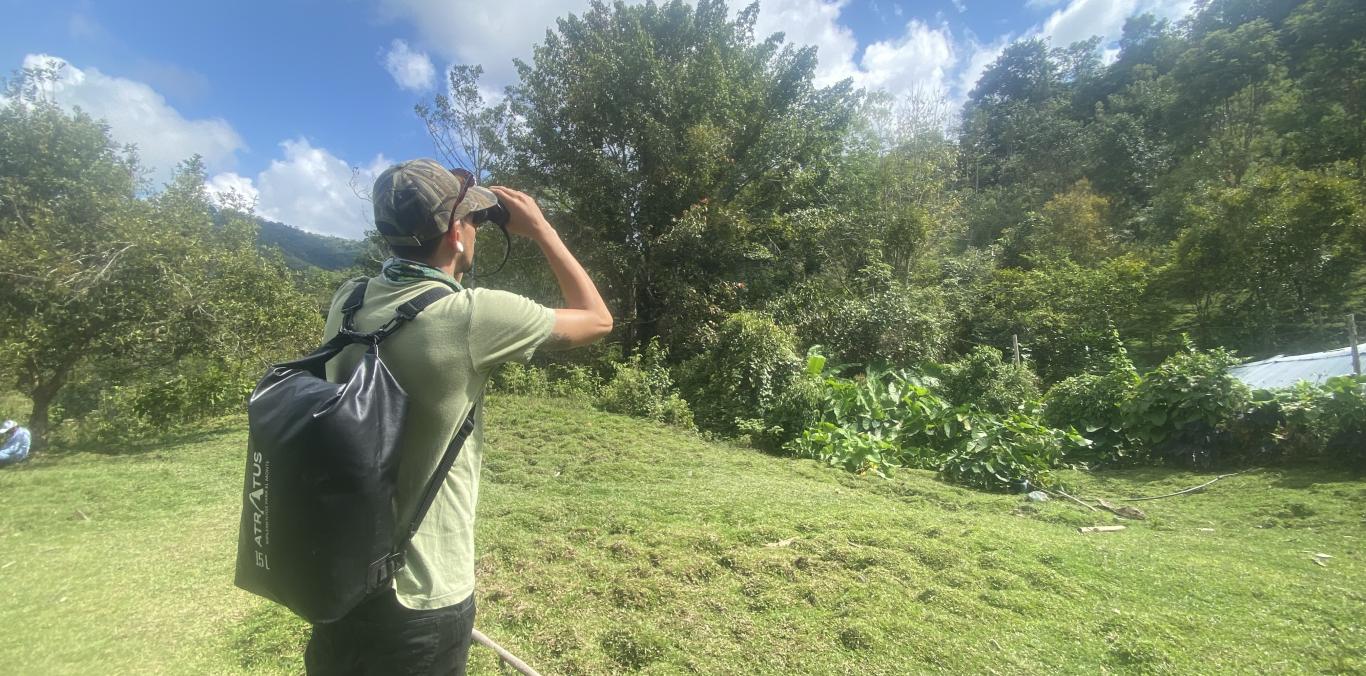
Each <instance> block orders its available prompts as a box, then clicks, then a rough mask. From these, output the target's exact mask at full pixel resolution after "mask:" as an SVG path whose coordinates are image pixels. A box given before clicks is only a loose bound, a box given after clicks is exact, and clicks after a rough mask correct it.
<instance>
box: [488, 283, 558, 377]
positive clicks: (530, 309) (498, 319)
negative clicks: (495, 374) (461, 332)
mask: <svg viewBox="0 0 1366 676" xmlns="http://www.w3.org/2000/svg"><path fill="white" fill-rule="evenodd" d="M472 300H473V303H472V307H471V309H470V356H471V358H472V359H473V360H474V368H475V369H476V370H478V371H481V372H488V371H490V370H492V369H493V368H494V367H496V366H498V365H499V364H502V363H503V362H508V361H518V362H523V363H525V362H526V361H527V360H528V359H531V354H532V353H533V352H535V351H536V348H537V347H539V346H540V345H541V343H543V342H545V339H546V338H548V337H550V331H551V329H554V328H555V311H554V310H552V309H550V308H548V307H546V306H544V305H541V304H540V303H537V302H536V301H534V300H531V299H530V298H526V297H524V296H519V295H517V294H515V293H509V292H507V291H498V290H494V289H475V290H474V295H473V298H472Z"/></svg>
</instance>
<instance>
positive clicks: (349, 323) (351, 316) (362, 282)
mask: <svg viewBox="0 0 1366 676" xmlns="http://www.w3.org/2000/svg"><path fill="white" fill-rule="evenodd" d="M369 285H370V280H369V279H368V278H365V277H362V278H360V279H359V280H357V281H356V285H355V286H353V287H351V295H349V296H347V297H346V302H345V303H342V328H343V329H346V330H347V331H351V332H355V330H356V310H359V309H360V306H361V304H362V303H364V302H365V288H366V287H367V286H369Z"/></svg>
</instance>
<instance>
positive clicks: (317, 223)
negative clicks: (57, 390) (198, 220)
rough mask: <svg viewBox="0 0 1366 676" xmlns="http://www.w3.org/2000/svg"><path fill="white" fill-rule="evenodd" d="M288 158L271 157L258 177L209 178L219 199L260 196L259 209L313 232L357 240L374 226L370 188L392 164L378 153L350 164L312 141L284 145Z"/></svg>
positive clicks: (279, 219) (291, 140) (289, 141)
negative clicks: (231, 192) (229, 193)
mask: <svg viewBox="0 0 1366 676" xmlns="http://www.w3.org/2000/svg"><path fill="white" fill-rule="evenodd" d="M280 148H281V149H282V150H283V151H284V158H283V159H277V160H272V161H271V163H270V166H269V167H266V169H265V171H262V172H261V173H260V174H258V175H257V176H256V178H255V179H251V178H247V177H243V176H238V175H237V174H235V173H223V174H218V175H216V176H214V177H213V178H212V179H210V180H209V182H208V186H207V187H208V189H209V192H210V193H211V194H213V195H214V196H215V199H221V198H220V195H222V194H224V193H226V192H227V191H229V190H236V191H237V192H238V194H240V195H243V196H247V197H250V198H254V199H255V200H256V213H257V214H259V215H261V216H262V217H265V218H268V219H270V220H272V221H279V222H281V223H287V224H289V225H293V226H295V227H299V228H303V229H304V230H308V231H309V232H316V233H318V234H322V235H333V236H336V237H347V238H351V239H358V238H360V237H362V236H363V235H364V234H365V231H366V230H368V229H370V228H371V227H373V223H374V214H373V211H372V210H371V206H370V202H369V201H368V198H369V195H370V186H371V185H372V184H373V183H374V181H375V177H376V176H377V175H378V174H379V172H381V171H383V170H384V168H385V167H388V166H389V165H390V164H391V162H390V161H389V160H388V159H386V158H385V157H384V156H383V155H376V156H375V158H374V159H373V160H371V162H370V163H369V164H368V165H366V166H364V167H357V168H356V171H355V173H354V176H353V172H352V168H351V166H350V165H348V164H347V163H346V162H344V161H343V160H341V159H340V158H338V157H337V156H335V155H333V154H332V153H330V152H328V151H327V150H326V149H325V148H316V147H314V146H313V145H312V144H311V143H309V141H308V139H304V138H297V139H290V140H287V141H284V142H282V143H280Z"/></svg>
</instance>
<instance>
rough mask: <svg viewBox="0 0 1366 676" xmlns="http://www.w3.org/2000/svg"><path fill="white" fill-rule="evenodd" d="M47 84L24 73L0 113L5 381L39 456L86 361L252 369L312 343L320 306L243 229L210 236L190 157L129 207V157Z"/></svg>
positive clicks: (239, 224)
mask: <svg viewBox="0 0 1366 676" xmlns="http://www.w3.org/2000/svg"><path fill="white" fill-rule="evenodd" d="M47 76H50V74H45V73H41V72H29V73H26V74H25V76H24V77H23V78H21V79H20V80H17V81H15V82H12V83H10V84H9V86H8V88H7V93H6V98H5V101H4V103H3V104H0V317H3V320H0V378H3V380H0V386H5V387H14V388H16V389H17V390H19V391H20V392H21V393H23V394H24V395H26V396H28V397H29V398H30V399H31V400H32V404H33V408H32V413H31V415H30V419H29V426H30V428H31V429H32V431H33V434H34V437H35V439H36V440H37V441H38V443H39V445H40V446H41V445H44V444H45V443H46V441H47V437H48V432H49V430H50V427H51V424H50V420H49V417H50V412H51V408H52V404H53V403H54V401H56V399H57V397H58V396H59V395H60V394H61V393H62V391H63V388H65V387H66V386H67V385H68V384H69V383H70V382H71V380H72V376H73V374H75V373H77V372H78V370H79V369H80V368H81V367H82V366H83V365H88V364H92V363H98V364H99V366H100V368H101V369H103V370H105V371H107V372H110V373H114V374H117V376H118V377H119V378H121V379H123V380H124V381H125V382H127V381H131V380H137V379H140V378H145V377H146V374H147V372H146V367H156V368H159V369H161V371H160V372H162V373H170V372H173V371H174V370H175V368H176V364H177V363H178V361H179V360H180V359H181V358H182V357H184V356H186V355H191V354H195V355H203V356H207V357H208V358H210V359H213V360H218V361H223V362H230V363H232V364H233V365H238V364H242V363H243V362H244V359H245V357H247V356H251V357H255V358H256V361H255V362H254V363H251V364H250V365H249V366H248V368H250V369H252V370H253V371H259V367H260V366H261V365H262V364H263V362H264V359H263V357H264V353H266V352H272V353H273V354H271V356H276V357H278V356H279V351H283V350H291V351H292V350H297V349H298V348H299V347H300V346H301V345H302V342H303V341H305V340H315V339H316V335H315V333H316V330H317V329H318V324H319V318H318V314H317V309H316V307H314V306H313V304H312V303H311V302H310V301H309V299H308V298H307V297H306V296H303V295H302V294H300V293H299V292H298V291H296V290H295V289H294V288H293V285H292V283H291V281H290V279H289V277H288V276H287V273H286V271H285V269H284V266H283V263H282V262H281V261H279V260H275V261H266V260H264V259H262V258H261V256H260V254H259V253H258V252H257V250H256V248H255V244H254V240H255V231H254V229H252V226H251V224H250V221H249V219H245V218H237V217H233V218H229V219H227V221H226V222H225V223H224V224H222V225H219V226H215V224H214V219H213V215H212V213H211V205H210V203H209V201H208V197H207V195H206V194H205V191H204V171H203V166H202V164H201V163H200V161H199V159H198V158H197V157H196V158H192V159H191V160H189V161H188V162H186V163H185V164H184V165H183V166H182V167H181V169H180V171H179V172H178V173H177V174H176V176H175V178H174V179H173V180H172V181H171V183H170V184H169V185H168V186H166V187H165V189H164V190H163V191H161V192H160V193H158V194H156V195H153V196H152V197H150V198H147V199H141V198H139V197H138V195H137V193H138V192H139V190H138V188H139V185H138V182H137V181H136V180H135V177H136V176H137V175H138V162H137V159H136V155H135V154H134V153H133V152H132V150H131V149H128V148H121V147H119V146H118V145H116V144H115V143H114V142H113V141H112V140H111V139H110V136H109V131H108V128H107V127H105V126H104V125H103V124H102V123H100V122H98V121H96V120H93V119H91V118H90V117H89V116H88V115H86V114H85V113H82V112H80V111H76V112H74V113H68V112H66V111H64V110H63V109H61V108H60V107H59V106H57V105H56V104H55V103H53V102H51V101H49V100H46V99H45V98H43V96H42V91H43V89H42V87H41V86H33V83H34V81H35V80H41V79H42V78H44V77H47ZM304 336H307V338H304ZM239 389H240V388H239Z"/></svg>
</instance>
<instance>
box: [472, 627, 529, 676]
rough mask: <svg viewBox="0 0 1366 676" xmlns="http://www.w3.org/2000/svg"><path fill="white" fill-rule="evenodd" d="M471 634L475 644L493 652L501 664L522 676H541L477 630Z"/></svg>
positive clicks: (473, 630)
mask: <svg viewBox="0 0 1366 676" xmlns="http://www.w3.org/2000/svg"><path fill="white" fill-rule="evenodd" d="M471 634H472V635H473V637H474V642H475V643H478V644H479V645H482V646H484V647H485V648H488V649H489V650H492V651H493V652H495V653H497V654H498V659H499V660H501V661H502V662H503V664H506V665H508V666H510V667H512V668H513V669H516V670H517V672H518V673H520V674H522V675H523V676H541V675H540V674H538V673H536V670H535V669H532V668H531V667H529V666H527V663H526V662H523V661H521V660H519V659H517V656H516V655H513V654H512V653H510V652H508V651H507V648H504V647H503V646H500V645H498V644H497V643H494V642H493V639H491V638H489V637H487V636H485V635H484V632H482V631H479V630H478V629H472V630H471Z"/></svg>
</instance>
